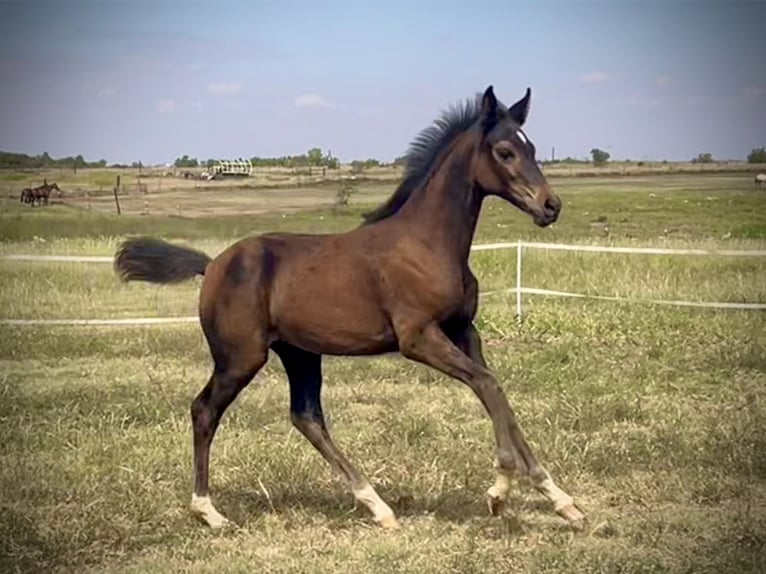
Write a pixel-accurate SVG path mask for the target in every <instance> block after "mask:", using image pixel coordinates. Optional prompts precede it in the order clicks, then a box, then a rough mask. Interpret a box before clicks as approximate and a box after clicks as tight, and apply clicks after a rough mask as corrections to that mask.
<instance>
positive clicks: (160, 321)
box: [0, 241, 766, 326]
mask: <svg viewBox="0 0 766 574" xmlns="http://www.w3.org/2000/svg"><path fill="white" fill-rule="evenodd" d="M525 248H527V249H547V250H557V251H588V252H596V253H633V254H643V255H716V256H725V257H766V250H731V249H722V250H707V249H665V248H659V247H618V246H598V245H576V244H566V243H536V242H526V241H517V242H515V243H484V244H477V245H472V246H471V251H489V250H495V249H516V286H515V287H512V288H510V289H502V290H498V291H485V292H484V293H481V294H480V297H488V296H492V295H497V294H501V293H505V294H509V293H515V295H516V317H517V320H518V321H521V319H522V312H523V309H522V295H524V294H526V295H544V296H549V297H570V298H579V299H595V300H600V301H621V302H635V303H648V304H652V305H672V306H678V307H698V308H709V309H741V310H766V303H739V302H727V301H683V300H670V299H642V298H628V297H614V296H609V295H590V294H585V293H570V292H567V291H555V290H551V289H538V288H536V287H523V286H522V260H523V255H524V249H525ZM0 259H5V260H10V261H49V262H66V263H113V262H114V258H113V257H110V256H77V255H2V256H0ZM198 320H199V318H198V317H196V316H193V317H143V318H134V319H0V324H4V325H96V326H97V325H102V326H131V325H168V324H178V323H196V322H198Z"/></svg>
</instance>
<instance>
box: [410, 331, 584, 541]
mask: <svg viewBox="0 0 766 574" xmlns="http://www.w3.org/2000/svg"><path fill="white" fill-rule="evenodd" d="M455 342H456V344H457V346H456V345H454V344H453V343H452V342H451V341H450V340H449V339H448V338H447V336H446V335H445V334H444V332H443V331H442V330H441V328H440V327H439V326H438V325H436V324H431V325H429V326H427V327H426V328H425V329H423V330H421V331H419V332H417V334H416V335H415V336H413V337H412V339H411V340H409V341H407V344H406V345H405V347H404V349H403V351H402V353H403V354H404V355H405V356H407V357H409V358H411V359H414V360H417V361H419V362H423V363H426V364H428V365H430V366H432V367H434V368H436V369H438V370H440V371H442V372H444V373H445V374H447V375H450V376H452V377H454V378H457V379H459V380H461V381H463V382H464V383H466V384H467V385H468V386H469V387H470V388H471V390H473V391H474V393H475V394H476V395H477V396H478V398H479V400H481V402H482V404H483V405H484V407H485V408H486V410H487V412H488V414H489V416H490V418H491V419H492V423H493V426H494V430H495V439H496V442H497V456H496V460H495V467H496V469H497V477H496V480H495V484H494V485H493V486H491V487H490V488H489V490H488V491H487V497H488V501H489V507H490V511H491V512H492V513H493V514H497V513H498V512H499V510H500V508H501V507H502V504H503V502H504V501H505V500H506V499H507V497H508V493H509V491H510V487H511V481H512V479H513V478H514V477H515V476H518V475H520V476H522V477H525V478H529V479H530V480H531V481H532V484H533V485H534V486H535V488H536V489H537V490H539V491H540V492H542V493H543V494H544V495H545V496H546V497H547V498H548V499H549V500H551V501H552V502H553V504H554V508H555V510H556V512H557V513H558V514H559V515H560V516H562V517H563V518H565V519H566V520H568V521H569V522H571V523H572V524H573V525H575V526H578V527H579V526H582V523H583V521H584V519H585V516H584V515H583V514H582V512H580V511H579V510H578V509H577V507H575V506H574V501H573V499H572V497H571V496H569V495H568V494H566V493H565V492H564V491H563V490H561V489H560V488H559V487H558V486H557V485H556V484H555V483H554V482H553V479H552V478H551V476H550V474H549V473H548V471H547V470H545V468H543V466H542V465H541V464H540V463H539V462H538V461H537V459H536V457H535V455H534V453H533V452H532V449H531V448H530V446H529V444H528V443H527V441H526V439H525V438H524V435H523V433H522V431H521V428H520V427H519V425H518V422H517V421H516V415H515V414H514V412H513V409H512V408H511V405H510V403H509V402H508V399H507V397H506V396H505V393H504V392H503V390H502V388H501V387H500V385H499V384H498V383H497V380H496V379H495V377H494V376H493V375H492V374H491V373H490V372H489V370H488V369H487V365H486V361H485V360H484V356H483V353H482V350H481V339H480V337H479V334H478V332H477V331H476V328H475V327H474V326H473V325H472V324H469V325H468V327H467V328H466V329H465V331H464V332H463V333H461V334H460V335H459V336H458V337H456V338H455Z"/></svg>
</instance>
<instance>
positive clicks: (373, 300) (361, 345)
mask: <svg viewBox="0 0 766 574" xmlns="http://www.w3.org/2000/svg"><path fill="white" fill-rule="evenodd" d="M312 275H313V276H312ZM377 301H378V297H377V295H376V293H375V290H374V286H372V285H370V284H369V283H368V282H366V281H365V280H364V278H363V277H360V276H359V274H358V273H356V274H354V273H338V272H336V273H322V274H317V275H314V274H309V275H308V276H306V277H300V275H296V276H295V277H291V278H290V279H288V280H285V281H278V282H277V285H275V289H273V290H272V300H271V305H270V315H271V323H272V325H273V328H274V330H275V335H276V337H277V338H278V339H279V340H283V341H286V342H288V343H291V344H293V345H296V346H298V347H301V348H303V349H305V350H307V351H312V352H315V353H321V354H327V355H371V354H380V353H386V352H392V351H396V350H397V349H398V345H397V341H396V336H395V334H394V330H393V327H392V325H391V323H390V321H389V319H388V316H387V314H386V313H385V311H384V310H383V308H382V307H381V306H380V304H379V303H378V302H377Z"/></svg>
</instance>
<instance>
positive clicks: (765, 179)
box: [754, 173, 766, 187]
mask: <svg viewBox="0 0 766 574" xmlns="http://www.w3.org/2000/svg"><path fill="white" fill-rule="evenodd" d="M754 182H755V187H763V184H764V183H766V173H759V174H758V175H756V176H755V180H754Z"/></svg>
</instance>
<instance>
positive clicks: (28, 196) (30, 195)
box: [19, 187, 35, 204]
mask: <svg viewBox="0 0 766 574" xmlns="http://www.w3.org/2000/svg"><path fill="white" fill-rule="evenodd" d="M19 201H20V202H21V203H24V204H27V203H32V204H34V201H35V194H34V192H33V191H32V189H31V188H29V187H25V188H24V189H22V190H21V195H20V196H19Z"/></svg>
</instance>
